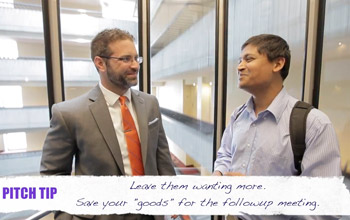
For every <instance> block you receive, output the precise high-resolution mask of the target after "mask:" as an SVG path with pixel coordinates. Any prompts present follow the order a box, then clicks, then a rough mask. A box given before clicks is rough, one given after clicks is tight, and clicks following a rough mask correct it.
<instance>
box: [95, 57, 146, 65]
mask: <svg viewBox="0 0 350 220" xmlns="http://www.w3.org/2000/svg"><path fill="white" fill-rule="evenodd" d="M99 57H102V58H105V59H114V60H120V61H122V62H124V63H131V62H132V61H134V60H135V61H136V62H137V63H138V64H140V63H142V61H143V58H142V57H132V56H125V57H109V56H99Z"/></svg>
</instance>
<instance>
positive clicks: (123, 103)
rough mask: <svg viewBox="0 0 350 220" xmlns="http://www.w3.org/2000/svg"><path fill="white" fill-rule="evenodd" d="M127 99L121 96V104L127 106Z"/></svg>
mask: <svg viewBox="0 0 350 220" xmlns="http://www.w3.org/2000/svg"><path fill="white" fill-rule="evenodd" d="M126 99H127V97H126V96H120V97H119V102H120V104H121V105H125V102H126Z"/></svg>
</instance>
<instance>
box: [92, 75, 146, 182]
mask: <svg viewBox="0 0 350 220" xmlns="http://www.w3.org/2000/svg"><path fill="white" fill-rule="evenodd" d="M99 86H100V88H101V91H102V93H103V95H104V97H105V100H106V104H107V106H108V110H109V113H110V115H111V118H112V122H113V126H114V130H115V133H116V135H117V138H118V143H119V147H120V151H121V154H122V157H123V164H124V171H125V174H126V175H130V176H131V175H132V172H131V166H130V159H129V153H128V146H127V144H126V141H125V136H124V132H123V131H124V128H123V120H122V113H121V110H120V102H119V97H120V96H119V95H118V94H115V93H114V92H112V91H110V90H108V89H106V88H105V87H104V86H103V85H102V84H101V82H100V83H99ZM123 96H126V97H127V101H126V105H127V106H128V109H129V111H130V114H131V116H132V118H133V119H134V122H135V126H136V130H137V133H138V135H139V138H140V132H139V125H138V123H137V116H136V113H135V110H134V108H133V106H132V102H131V90H130V89H128V91H126V92H125V94H123Z"/></svg>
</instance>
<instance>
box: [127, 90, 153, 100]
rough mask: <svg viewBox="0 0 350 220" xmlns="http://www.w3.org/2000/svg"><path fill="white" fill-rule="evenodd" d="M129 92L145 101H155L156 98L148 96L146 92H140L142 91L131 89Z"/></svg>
mask: <svg viewBox="0 0 350 220" xmlns="http://www.w3.org/2000/svg"><path fill="white" fill-rule="evenodd" d="M131 92H132V93H133V94H134V95H136V96H138V97H141V98H143V99H146V100H157V98H156V97H155V96H154V95H151V94H148V93H146V92H142V91H139V90H135V89H132V90H131Z"/></svg>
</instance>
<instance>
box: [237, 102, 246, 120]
mask: <svg viewBox="0 0 350 220" xmlns="http://www.w3.org/2000/svg"><path fill="white" fill-rule="evenodd" d="M245 106H246V104H243V105H241V107H239V109H238V111H237V114H236V117H235V121H236V120H237V118H238V117H239V116H240V115H241V113H242V112H243V110H244V109H245Z"/></svg>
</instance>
